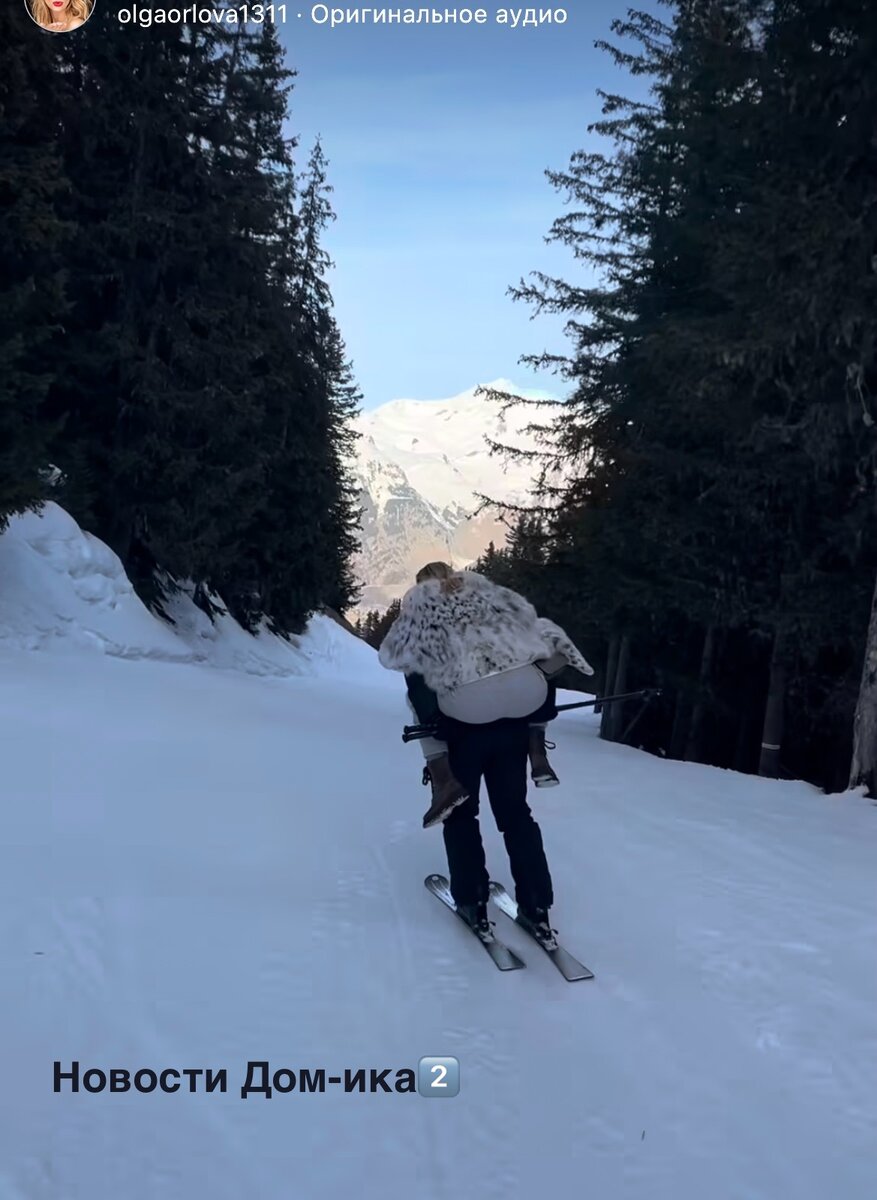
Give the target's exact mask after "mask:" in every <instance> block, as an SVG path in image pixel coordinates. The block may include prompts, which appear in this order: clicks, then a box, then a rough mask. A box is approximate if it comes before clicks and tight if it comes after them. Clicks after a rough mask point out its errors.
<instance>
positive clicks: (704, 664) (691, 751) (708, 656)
mask: <svg viewBox="0 0 877 1200" xmlns="http://www.w3.org/2000/svg"><path fill="white" fill-rule="evenodd" d="M715 648H716V627H715V625H710V627H709V628H708V629H707V631H706V636H705V637H704V639H703V652H702V654H701V656H700V676H699V678H698V681H697V697H696V699H695V702H694V709H693V711H692V714H691V724H690V725H689V727H688V738H687V740H686V743H685V761H686V762H699V761H700V759H701V757H702V755H701V751H702V746H701V735H702V732H703V719H704V716H705V715H706V697H707V687H708V685H709V681H710V675H711V674H712V670H713V656H714V654H715Z"/></svg>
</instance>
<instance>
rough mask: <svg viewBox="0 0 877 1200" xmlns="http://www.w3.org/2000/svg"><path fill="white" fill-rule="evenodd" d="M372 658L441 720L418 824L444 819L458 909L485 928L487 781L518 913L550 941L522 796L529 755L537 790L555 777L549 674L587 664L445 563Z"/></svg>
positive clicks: (553, 629)
mask: <svg viewBox="0 0 877 1200" xmlns="http://www.w3.org/2000/svg"><path fill="white" fill-rule="evenodd" d="M379 659H380V662H381V664H382V666H384V667H386V668H388V669H389V670H395V671H402V672H404V674H405V679H406V683H407V686H408V700H409V704H410V706H411V708H412V711H413V712H414V713H415V715H416V716H417V718H418V719H419V720H420V721H421V722H422V723H430V722H437V723H438V733H437V736H436V737H434V738H427V739H425V740H424V741H423V743H422V745H423V752H424V756H425V758H426V768H427V771H428V774H429V777H430V780H431V782H432V791H433V800H432V805H431V807H430V809H429V810H428V812H427V813H426V815H425V816H424V818H423V824H424V828H427V827H429V826H431V825H435V824H438V823H439V822H441V823H442V833H443V836H444V843H445V849H446V852H447V857H448V868H449V874H450V887H451V895H452V896H453V899H454V903H455V904H456V907H457V910H458V911H459V912H460V914H461V915H462V916H463V917H465V919H466V920H467V921H468V922H469V924H470V925H472V926H473V927H475V928H476V930H478V929H480V930H484V931H486V930H487V929H488V928H489V923H488V920H487V901H488V883H489V876H488V873H487V866H486V861H485V855H484V847H483V844H482V841H481V832H480V829H479V825H478V793H479V788H480V784H481V779H482V777H483V778H484V781H485V784H486V787H487V794H488V798H489V800H490V806H491V809H492V810H493V815H494V817H495V819H496V823H497V827H498V828H499V830H500V832H501V833H502V834H503V839H504V841H505V846H506V850H507V852H508V856H509V865H510V867H511V872H512V878H513V879H514V882H515V898H516V900H517V903H518V907H519V910H520V914H521V917H522V918H523V919H524V920H525V921H526V922H527V923H528V924H529V925H530V926H531V928H532V929H533V930H534V931H536V932H537V933H539V934H540V935H542V936H546V937H550V936H551V933H552V931H551V928H550V925H549V921H548V912H549V909H550V908H551V906H552V904H553V891H552V883H551V876H550V873H549V870H548V864H547V862H546V859H545V851H544V848H543V845H542V834H541V831H540V829H539V826H538V825H537V824H536V822H535V820H534V819H533V815H532V813H531V811H530V808H529V806H528V804H527V761H528V758H529V760H530V763H531V767H532V773H533V779H534V782H535V783H536V786H537V787H539V786H553V785H555V784H556V783H557V782H558V780H557V776H556V775H555V773H554V771H553V769H552V768H551V765H550V763H549V762H548V759H547V756H546V753H545V726H546V723H547V721H549V720H550V719H551V718H552V717H553V716H555V715H556V710H555V708H554V691H555V689H554V687H553V685H551V683H550V679H551V677H553V676H556V675H557V674H558V673H559V672H560V671H561V670H563V668H564V667H565V666H567V665H570V666H572V667H575V668H576V669H577V670H579V671H581V672H582V673H583V674H585V675H593V673H594V671H593V668H592V667H591V666H590V664H589V663H588V662H587V661H586V660H585V659H584V657H583V656H582V655H581V654H580V653H579V651H578V650H577V649H576V647H575V646H574V645H573V643H572V642H571V641H570V639H569V638H568V637H567V635H566V634H565V633H564V631H563V630H562V629H561V628H560V627H559V626H557V625H555V624H554V623H553V622H551V621H547V620H545V619H544V618H540V617H538V616H537V614H536V610H535V609H534V608H533V606H532V605H531V604H530V603H529V602H528V601H527V600H525V599H524V598H523V596H520V595H518V594H517V592H513V591H512V590H511V589H510V588H505V587H500V586H499V585H497V584H494V583H491V582H490V580H488V579H486V578H484V577H483V576H481V575H478V574H475V573H474V572H472V571H460V572H455V571H453V570H452V568H451V567H449V566H448V564H447V563H428V564H427V565H426V566H425V567H423V568H422V570H420V571H419V572H418V573H417V578H416V583H415V586H414V587H413V588H411V589H410V590H409V591H408V592H407V593H406V594H405V596H404V597H403V600H402V606H401V610H400V613H399V616H398V617H397V619H396V621H395V622H394V623H393V625H392V626H391V628H390V630H389V632H388V633H387V636H386V637H385V638H384V641H383V642H382V644H381V647H380V651H379Z"/></svg>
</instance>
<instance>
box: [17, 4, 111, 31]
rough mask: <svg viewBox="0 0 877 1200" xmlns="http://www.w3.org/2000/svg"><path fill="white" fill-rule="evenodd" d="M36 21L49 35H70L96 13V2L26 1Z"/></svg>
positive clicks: (26, 6) (27, 7)
mask: <svg viewBox="0 0 877 1200" xmlns="http://www.w3.org/2000/svg"><path fill="white" fill-rule="evenodd" d="M24 6H25V8H26V9H27V11H28V12H29V13H30V15H31V17H32V18H33V20H34V21H36V23H37V25H39V27H40V28H41V29H45V30H46V32H47V33H69V32H70V31H71V29H78V28H79V26H80V25H84V24H85V22H86V21H87V20H88V18H89V17H90V16H91V14H92V13H93V12H94V0H24Z"/></svg>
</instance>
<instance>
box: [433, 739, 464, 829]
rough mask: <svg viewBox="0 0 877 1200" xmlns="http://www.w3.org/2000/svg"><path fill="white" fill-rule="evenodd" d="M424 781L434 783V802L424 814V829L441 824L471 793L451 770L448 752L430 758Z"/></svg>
mask: <svg viewBox="0 0 877 1200" xmlns="http://www.w3.org/2000/svg"><path fill="white" fill-rule="evenodd" d="M423 783H424V786H425V785H426V784H428V783H431V784H432V804H431V805H430V806H429V808H428V809H427V810H426V812H425V813H424V814H423V828H424V829H429V828H430V827H431V826H433V825H440V824H441V823H442V821H444V820H445V819H446V818H447V817H449V816H450V815H451V813H452V812H453V811H454V809H455V808H457V807H458V806H459V805H461V804H465V802H466V801H467V800H468V799H469V793H468V792H467V791H466V789H465V788H464V787H463V785H462V784H461V783H460V781H459V780H458V779H457V778H456V777H455V775H454V773H453V772H452V771H451V764H450V761H449V759H448V756H447V754H442V755H440V756H439V757H438V758H431V759H429V760H428V762H427V764H426V766H425V767H424V768H423Z"/></svg>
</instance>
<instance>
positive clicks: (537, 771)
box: [530, 725, 560, 788]
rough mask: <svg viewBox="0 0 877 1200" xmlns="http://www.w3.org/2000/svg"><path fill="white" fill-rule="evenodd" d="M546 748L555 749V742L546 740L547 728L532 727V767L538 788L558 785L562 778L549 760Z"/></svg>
mask: <svg viewBox="0 0 877 1200" xmlns="http://www.w3.org/2000/svg"><path fill="white" fill-rule="evenodd" d="M546 748H548V749H550V750H553V749H554V742H546V740H545V729H544V728H543V727H542V726H541V725H532V726H531V727H530V769H531V773H532V776H533V782H534V783H535V785H536V787H537V788H544V787H557V785H558V784H559V783H560V780H559V779H558V778H557V776H556V775H555V773H554V768H553V767H552V765H551V763H550V762H549V761H548V755H547V754H546V753H545V750H546Z"/></svg>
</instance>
